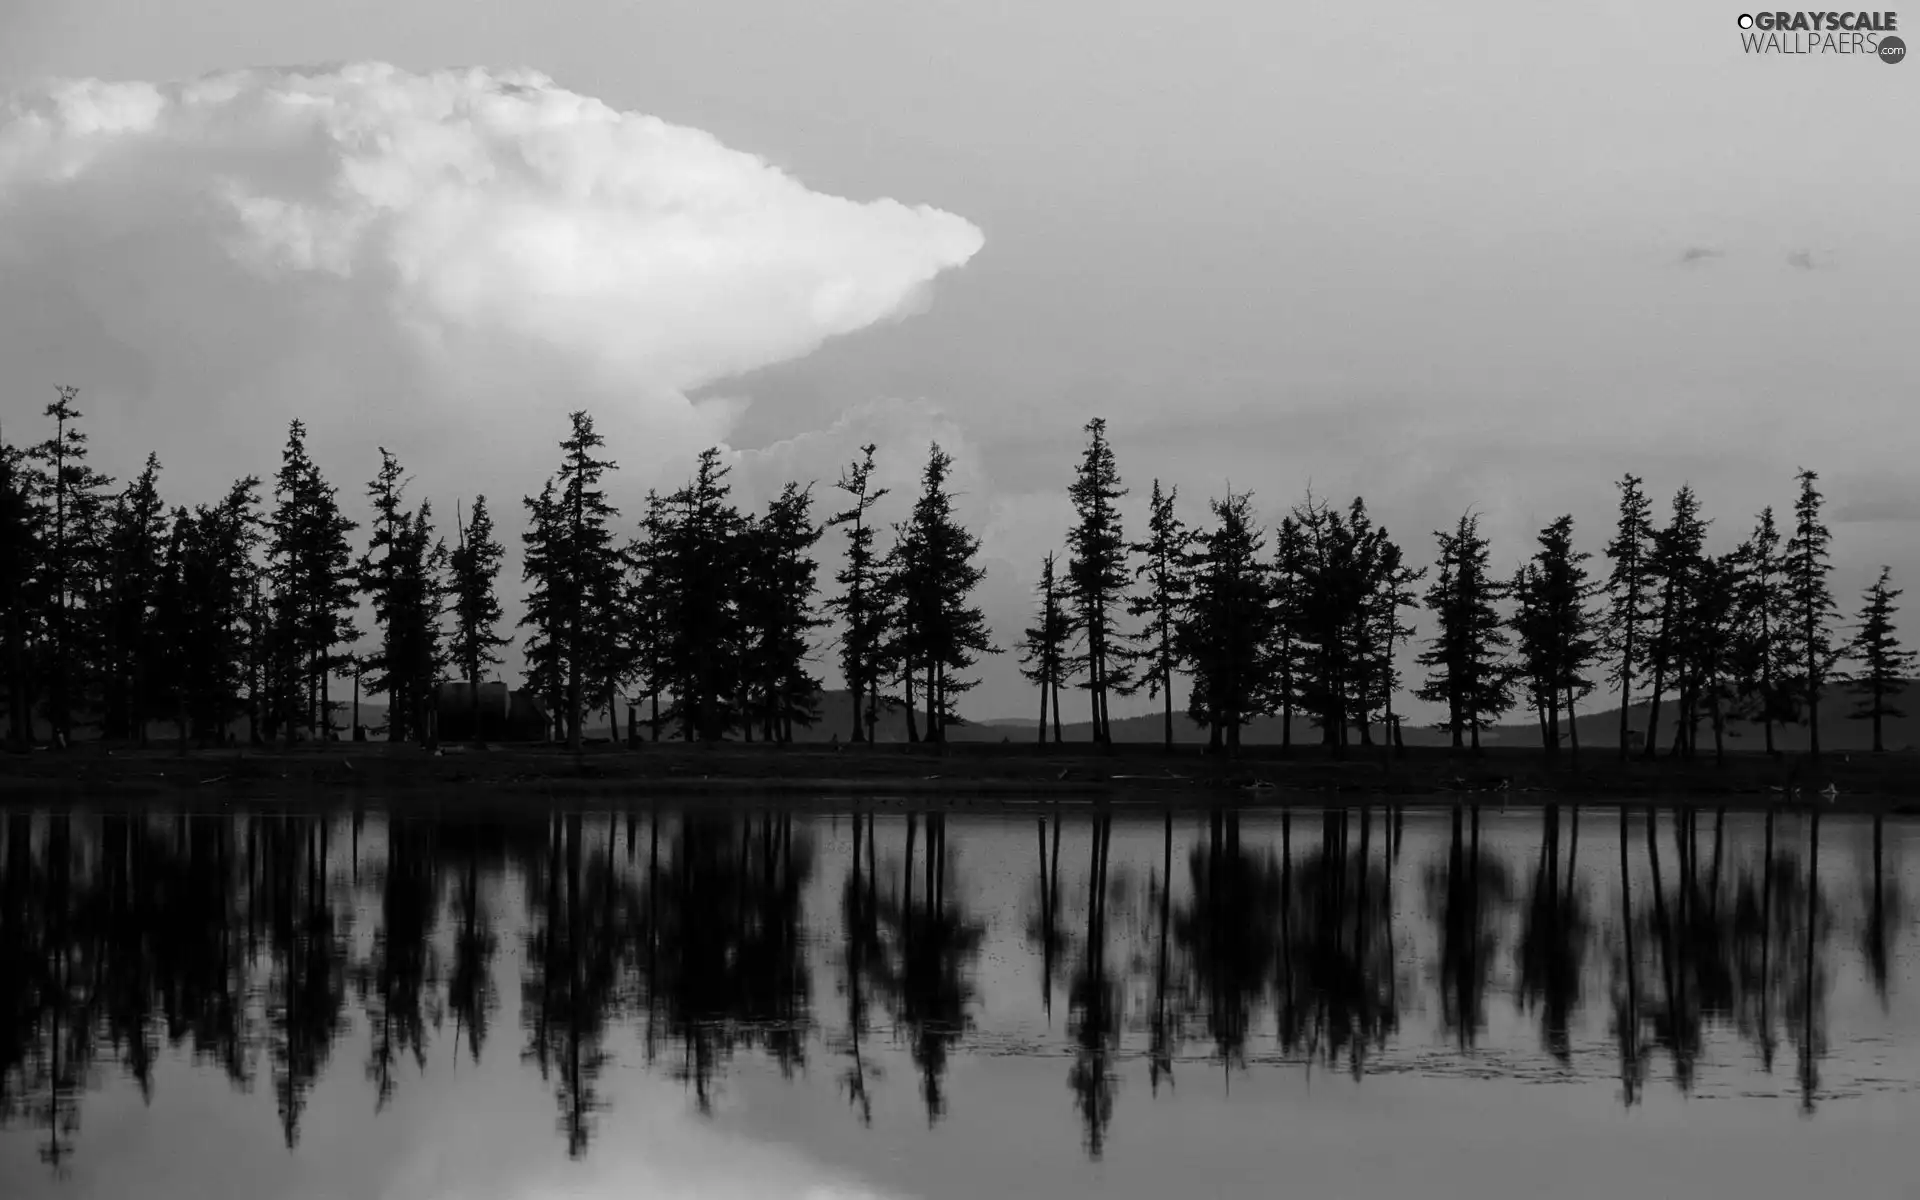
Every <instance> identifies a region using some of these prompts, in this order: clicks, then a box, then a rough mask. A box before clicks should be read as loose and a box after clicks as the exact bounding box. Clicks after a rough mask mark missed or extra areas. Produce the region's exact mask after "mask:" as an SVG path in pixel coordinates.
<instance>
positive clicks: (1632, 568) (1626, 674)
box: [1605, 474, 1654, 760]
mask: <svg viewBox="0 0 1920 1200" xmlns="http://www.w3.org/2000/svg"><path fill="white" fill-rule="evenodd" d="M1616 486H1617V487H1619V489H1620V516H1619V520H1618V522H1617V524H1616V525H1615V526H1614V535H1613V540H1612V541H1610V542H1608V543H1607V549H1606V554H1607V558H1608V560H1609V561H1610V562H1611V563H1612V564H1613V565H1612V569H1611V571H1610V572H1609V573H1608V576H1607V582H1606V592H1607V616H1606V627H1605V633H1606V643H1605V644H1606V649H1607V651H1608V652H1609V653H1610V654H1611V655H1612V656H1613V664H1614V665H1613V673H1612V674H1613V681H1614V682H1615V683H1617V684H1619V685H1620V747H1619V749H1620V757H1621V758H1622V759H1623V760H1624V759H1625V758H1626V757H1627V753H1628V748H1629V746H1630V745H1631V743H1632V740H1633V739H1632V738H1631V737H1629V736H1628V733H1629V722H1630V720H1631V714H1630V712H1629V710H1630V709H1631V708H1632V706H1633V681H1634V672H1635V670H1636V669H1638V668H1639V666H1640V664H1641V661H1642V659H1643V658H1644V656H1645V655H1646V653H1647V650H1646V644H1647V641H1648V638H1649V637H1650V636H1651V634H1650V630H1649V626H1650V624H1651V623H1652V620H1653V616H1654V614H1653V610H1652V603H1651V595H1652V589H1653V578H1652V565H1651V563H1650V562H1649V559H1650V558H1651V557H1652V554H1653V537H1654V533H1653V505H1652V503H1651V502H1649V501H1648V500H1647V497H1646V493H1644V492H1643V491H1641V490H1640V477H1639V476H1637V475H1632V474H1629V475H1625V476H1623V477H1622V478H1621V480H1620V482H1619V483H1618V484H1617V485H1616Z"/></svg>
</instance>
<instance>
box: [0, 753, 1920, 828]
mask: <svg viewBox="0 0 1920 1200" xmlns="http://www.w3.org/2000/svg"><path fill="white" fill-rule="evenodd" d="M1278 749H1279V748H1278V747H1268V746H1252V747H1245V748H1243V750H1242V752H1241V755H1240V756H1239V757H1236V758H1231V759H1228V758H1215V757H1211V756H1205V755H1202V754H1200V753H1199V750H1198V747H1176V749H1175V751H1174V752H1173V753H1171V754H1169V753H1167V752H1166V751H1165V749H1164V748H1163V747H1161V746H1157V745H1128V744H1122V745H1117V746H1113V747H1096V746H1090V745H1086V744H1081V745H1078V746H1072V745H1064V746H1058V747H1056V746H1051V745H1049V746H1045V747H1042V746H1036V745H1025V746H1017V745H1005V744H999V745H995V744H978V743H974V744H966V743H954V744H950V745H948V746H946V747H944V748H935V747H929V746H924V745H919V746H908V745H895V744H883V745H879V746H832V745H826V746H823V745H820V744H818V743H812V744H803V745H789V746H769V745H763V744H739V743H724V744H720V745H715V746H702V745H688V744H685V743H664V742H663V743H646V744H643V745H642V746H641V747H639V748H632V749H630V748H627V747H624V746H609V745H606V744H604V743H603V744H600V745H597V746H590V747H588V748H586V749H584V750H582V751H581V752H579V753H578V754H575V753H573V752H569V751H567V750H565V749H563V748H556V747H547V746H534V747H519V746H514V747H494V748H489V749H486V750H475V749H473V748H471V747H464V746H448V747H444V748H443V749H442V751H441V752H440V753H437V754H436V753H434V752H431V751H427V750H424V749H422V748H420V747H417V746H405V745H403V746H390V745H387V744H385V743H332V744H329V745H326V746H324V747H318V746H297V747H294V748H291V749H263V748H257V747H244V748H235V749H228V748H221V749H211V750H193V751H189V752H188V753H186V754H184V755H183V754H181V753H179V752H178V750H177V749H174V748H170V747H162V746H152V747H148V748H144V749H140V748H129V747H106V746H101V745H99V744H92V745H86V744H83V745H81V746H78V747H75V748H73V749H70V750H65V751H52V750H36V751H33V752H30V753H28V754H24V755H23V754H12V755H5V756H0V805H6V804H26V803H60V804H76V803H77V804H109V805H118V804H134V803H138V802H141V801H148V802H152V801H161V802H166V801H178V800H186V799H189V798H191V799H192V800H196V801H205V802H211V803H215V804H219V805H222V806H227V805H233V804H254V803H280V802H300V801H308V802H311V801H329V802H331V801H338V800H351V801H356V802H369V801H371V802H375V803H385V804H391V803H407V804H409V805H413V804H419V803H433V804H436V805H437V804H440V803H456V804H459V803H473V802H484V803H485V804H487V805H488V806H496V805H512V804H514V803H521V804H526V805H528V806H542V807H544V806H547V805H551V804H552V803H555V802H571V801H588V800H591V801H596V802H603V803H604V802H607V801H612V800H615V799H619V800H621V801H623V802H624V803H626V804H652V803H655V802H665V801H676V802H677V801H684V800H707V801H713V802H722V801H724V802H728V803H746V802H756V801H766V800H777V801H778V802H780V803H781V804H784V805H791V806H795V807H824V806H831V805H836V804H837V805H840V806H848V805H852V806H856V807H861V806H870V805H875V804H899V805H903V806H942V807H952V808H966V809H969V810H978V809H987V808H1006V809H1009V810H1013V809H1024V808H1030V807H1032V806H1034V805H1036V804H1050V803H1063V804H1074V805H1081V804H1093V805H1109V804H1110V805H1119V806H1125V807H1128V808H1155V809H1163V808H1186V809H1192V808H1214V807H1234V808H1281V807H1314V808H1318V807H1324V806H1326V805H1328V804H1329V803H1330V802H1331V803H1338V804H1343V805H1355V804H1362V803H1389V804H1396V805H1397V804H1407V805H1413V806H1419V807H1434V806H1439V807H1446V806H1451V805H1454V804H1476V803H1477V804H1480V805H1482V806H1483V807H1485V806H1491V805H1498V806H1500V807H1503V808H1516V807H1519V808H1526V807H1539V806H1543V805H1546V804H1554V803H1593V802H1597V803H1604V804H1609V805H1613V804H1621V803H1625V804H1628V805H1631V806H1645V805H1663V806H1665V805H1676V804H1677V805H1682V806H1690V807H1702V806H1704V807H1713V808H1726V809H1729V810H1754V811H1764V810H1767V809H1776V810H1793V811H1804V810H1806V809H1807V808H1809V807H1818V808H1819V809H1821V810H1822V811H1830V812H1868V813H1873V812H1879V813H1920V755H1909V754H1887V755H1874V756H1868V755H1864V754H1845V755H1843V754H1838V753H1835V754H1829V755H1828V756H1826V757H1825V758H1823V759H1822V760H1820V761H1819V762H1817V763H1816V762H1811V761H1808V760H1805V759H1804V758H1794V759H1776V758H1768V757H1767V756H1765V755H1762V754H1747V755H1741V756H1731V755H1730V756H1729V758H1728V760H1727V762H1726V764H1725V765H1724V766H1715V765H1714V764H1713V762H1712V761H1711V760H1708V761H1705V762H1692V763H1688V762H1669V761H1657V760H1656V761H1653V762H1647V761H1643V760H1637V759H1636V760H1630V761H1625V762H1622V761H1621V760H1619V759H1618V758H1617V757H1616V756H1615V755H1614V753H1613V752H1612V751H1611V749H1589V750H1587V751H1585V752H1583V754H1582V756H1581V757H1580V758H1579V760H1578V761H1577V762H1576V761H1571V760H1570V759H1568V758H1566V757H1563V758H1561V759H1560V760H1558V761H1556V760H1551V759H1548V758H1547V757H1546V756H1545V755H1543V754H1542V753H1541V752H1539V751H1538V750H1534V751H1520V750H1513V749H1504V748H1503V749H1490V750H1488V751H1486V752H1483V753H1482V754H1480V755H1477V756H1472V755H1458V756H1456V755H1454V754H1453V753H1451V752H1449V751H1442V750H1436V749H1432V748H1425V747H1421V748H1409V750H1408V752H1407V754H1406V755H1405V757H1403V758H1396V759H1393V760H1391V761H1388V760H1385V759H1383V758H1382V757H1380V754H1381V751H1380V750H1379V748H1372V749H1370V750H1369V749H1365V748H1362V749H1359V750H1357V751H1355V752H1352V753H1351V754H1350V756H1349V757H1345V758H1334V757H1330V756H1328V755H1326V753H1325V752H1324V751H1323V750H1321V749H1320V748H1319V747H1312V748H1310V749H1300V748H1296V750H1295V753H1294V755H1293V756H1292V757H1287V758H1282V757H1280V756H1279V754H1278V753H1277V752H1278ZM1363 754H1364V755H1367V757H1361V755H1363ZM1828 786H1831V787H1833V788H1834V789H1835V791H1836V793H1837V794H1836V795H1835V796H1834V797H1833V798H1832V799H1831V800H1829V799H1826V798H1824V797H1823V796H1822V795H1820V793H1821V791H1822V790H1824V789H1825V788H1826V787H1828ZM1795 787H1797V788H1799V796H1798V798H1797V799H1795V798H1793V796H1792V795H1791V794H1790V789H1792V788H1795Z"/></svg>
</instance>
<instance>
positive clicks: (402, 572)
mask: <svg viewBox="0 0 1920 1200" xmlns="http://www.w3.org/2000/svg"><path fill="white" fill-rule="evenodd" d="M379 450H380V470H379V473H378V474H376V475H375V476H374V478H373V480H372V482H370V483H368V484H367V499H368V500H369V501H370V502H371V503H372V506H373V514H374V517H373V533H372V536H371V537H370V538H369V539H368V542H367V551H366V553H365V554H363V555H362V556H361V557H360V561H359V563H358V564H357V567H356V570H357V571H358V575H359V584H360V590H361V591H363V592H365V593H366V594H367V598H368V600H369V601H370V602H371V604H372V608H373V619H374V623H375V625H377V626H378V628H379V636H380V641H379V643H378V644H377V645H376V646H375V648H374V649H373V650H371V651H369V652H366V653H363V654H361V655H359V656H358V661H357V663H356V666H357V668H358V672H359V674H360V675H361V676H362V677H363V678H364V686H365V688H366V690H367V692H369V693H370V694H372V695H376V696H377V695H384V696H386V697H387V740H388V741H392V742H404V741H406V740H408V737H409V734H410V733H412V731H413V716H414V704H413V703H412V702H411V699H412V687H411V681H410V679H409V678H408V667H409V663H408V662H407V649H406V642H407V639H408V637H409V635H410V633H411V630H410V629H409V628H408V625H409V622H410V620H411V619H412V617H413V616H414V613H413V612H412V609H411V605H410V604H409V603H408V601H409V599H410V598H411V595H412V592H413V590H414V588H413V580H411V579H410V578H409V577H408V576H409V574H410V572H412V571H416V570H420V569H423V568H424V567H425V563H423V562H413V561H411V558H412V555H411V554H410V550H411V549H412V547H411V545H410V538H409V526H410V524H411V521H412V514H410V513H409V512H408V511H407V510H406V508H405V507H404V503H405V498H406V487H407V481H406V478H405V472H404V471H403V469H402V468H401V466H400V461H399V460H398V459H396V458H395V457H394V456H393V455H392V454H391V453H390V452H389V451H388V450H387V448H386V447H385V446H381V447H380V448H379Z"/></svg>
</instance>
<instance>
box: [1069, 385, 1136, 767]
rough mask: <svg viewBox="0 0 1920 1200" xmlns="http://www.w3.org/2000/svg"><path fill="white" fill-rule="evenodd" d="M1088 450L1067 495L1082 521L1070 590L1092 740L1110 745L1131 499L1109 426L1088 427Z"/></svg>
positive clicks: (1074, 537)
mask: <svg viewBox="0 0 1920 1200" xmlns="http://www.w3.org/2000/svg"><path fill="white" fill-rule="evenodd" d="M1086 433H1087V449H1086V451H1085V453H1084V454H1082V455H1081V458H1080V466H1079V469H1078V470H1077V472H1076V473H1075V476H1074V481H1073V483H1072V485H1070V486H1069V487H1068V488H1067V496H1068V498H1069V499H1070V500H1072V501H1073V510H1074V513H1075V514H1076V515H1077V517H1078V520H1077V521H1076V522H1075V523H1074V525H1073V527H1072V528H1070V529H1069V530H1068V531H1067V551H1068V555H1069V557H1068V559H1067V585H1068V588H1069V590H1070V592H1071V594H1072V597H1073V603H1074V607H1075V608H1076V609H1077V610H1078V612H1077V614H1076V616H1077V618H1078V620H1077V624H1078V625H1079V628H1080V630H1081V632H1082V633H1083V634H1084V635H1085V643H1084V644H1085V647H1086V649H1085V653H1084V654H1083V655H1082V656H1081V663H1080V666H1081V670H1082V673H1083V674H1084V676H1085V678H1086V686H1087V699H1088V702H1089V704H1090V706H1091V710H1092V720H1093V740H1094V741H1096V742H1101V743H1108V742H1111V741H1112V740H1113V729H1112V726H1111V724H1110V723H1109V721H1108V716H1107V694H1108V692H1109V691H1111V690H1118V689H1120V688H1123V687H1125V685H1126V683H1127V670H1126V664H1125V661H1124V657H1123V655H1121V654H1117V653H1115V650H1116V649H1117V647H1116V646H1115V644H1114V643H1115V641H1116V638H1115V636H1114V629H1113V616H1112V609H1113V608H1114V607H1115V606H1116V605H1118V604H1120V603H1121V602H1122V600H1123V597H1124V593H1125V591H1126V587H1127V578H1128V576H1127V551H1128V546H1127V540H1126V536H1125V534H1124V533H1123V531H1122V529H1121V523H1120V511H1119V509H1118V508H1117V507H1116V505H1117V504H1118V502H1119V500H1120V498H1121V497H1123V496H1125V495H1126V494H1127V492H1126V489H1125V488H1123V487H1121V486H1120V472H1119V469H1118V468H1117V467H1116V465H1115V463H1114V458H1113V447H1112V446H1111V445H1110V444H1108V442H1107V423H1106V421H1105V420H1103V419H1102V418H1099V417H1095V418H1094V419H1093V420H1091V421H1088V422H1087V424H1086Z"/></svg>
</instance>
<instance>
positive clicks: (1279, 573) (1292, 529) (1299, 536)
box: [1269, 513, 1310, 758]
mask: <svg viewBox="0 0 1920 1200" xmlns="http://www.w3.org/2000/svg"><path fill="white" fill-rule="evenodd" d="M1269 582H1270V585H1271V592H1272V600H1273V610H1274V611H1273V625H1274V644H1273V660H1272V667H1273V679H1274V688H1275V696H1274V705H1275V707H1276V708H1277V709H1278V711H1279V713H1280V754H1281V757H1283V758H1284V757H1289V756H1291V755H1292V753H1293V715H1294V709H1295V708H1296V707H1297V706H1298V705H1299V703H1300V679H1301V667H1302V665H1303V659H1304V657H1305V654H1304V652H1303V650H1302V647H1301V643H1300V638H1299V630H1300V629H1301V627H1302V626H1303V625H1305V624H1306V622H1307V611H1308V606H1309V602H1310V598H1309V595H1308V589H1307V539H1306V534H1305V533H1304V532H1303V531H1302V530H1301V528H1300V522H1299V521H1298V520H1297V519H1296V518H1295V517H1294V515H1293V514H1291V513H1289V514H1287V515H1286V516H1284V517H1281V518H1280V524H1279V526H1278V528H1276V529H1275V530H1274V538H1273V565H1272V569H1271V572H1270V579H1269Z"/></svg>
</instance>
